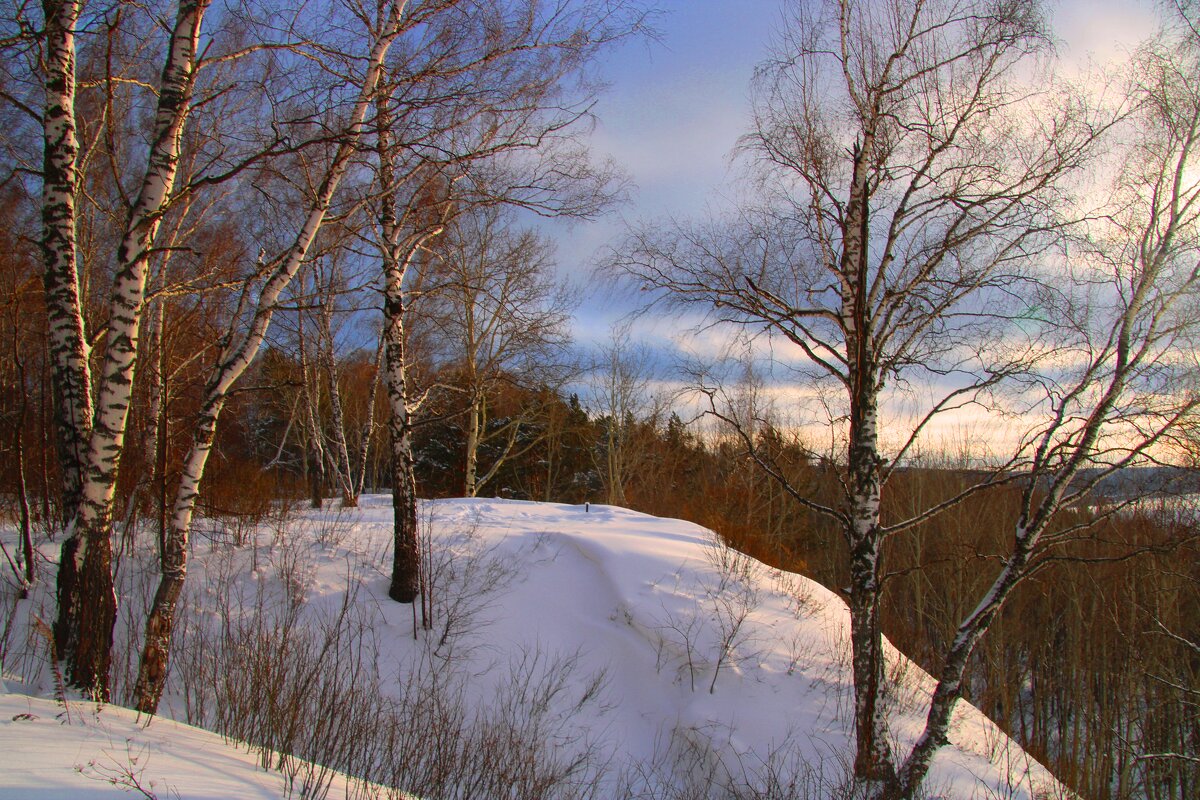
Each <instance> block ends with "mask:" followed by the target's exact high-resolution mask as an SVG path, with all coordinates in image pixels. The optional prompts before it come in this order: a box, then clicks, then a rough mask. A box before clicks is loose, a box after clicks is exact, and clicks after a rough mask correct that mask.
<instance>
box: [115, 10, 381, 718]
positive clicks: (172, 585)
mask: <svg viewBox="0 0 1200 800" xmlns="http://www.w3.org/2000/svg"><path fill="white" fill-rule="evenodd" d="M403 7H404V4H403V3H402V2H394V3H392V4H391V5H390V6H389V9H388V18H387V21H386V23H385V24H384V26H383V28H382V32H381V34H380V36H379V37H378V38H377V39H376V41H375V42H374V43H373V45H372V48H371V52H370V55H369V56H368V64H367V71H366V74H365V77H364V79H363V85H362V87H361V89H360V91H359V95H358V99H357V100H356V102H355V105H354V109H353V111H352V112H351V116H350V120H349V122H348V125H347V135H346V137H345V138H344V139H343V140H342V142H341V143H340V144H339V146H338V149H337V151H336V153H335V154H334V157H333V160H332V161H331V162H330V164H329V166H328V168H327V169H326V172H325V177H324V179H323V180H322V182H321V185H320V187H319V189H318V191H317V194H316V197H314V198H313V203H312V205H311V206H310V208H309V212H308V216H307V217H306V218H305V221H304V224H303V225H302V226H301V228H300V230H299V232H297V234H296V237H295V239H294V240H293V242H292V245H291V247H290V248H289V249H288V251H287V254H286V255H285V256H284V257H283V259H282V260H281V261H280V262H279V264H278V265H277V266H276V267H275V268H274V269H273V270H272V271H271V273H270V275H269V276H268V277H267V280H266V281H265V283H264V284H263V286H262V289H261V291H259V292H258V294H257V298H256V302H255V306H254V314H253V317H252V318H251V320H250V324H249V327H248V329H247V330H246V331H245V333H244V334H243V335H242V337H241V338H240V339H238V338H237V337H236V335H235V332H234V329H233V327H232V326H233V325H234V324H236V321H237V320H238V319H240V318H241V314H236V315H234V320H233V322H231V327H230V329H229V330H228V331H227V332H226V335H225V338H224V343H223V345H222V348H221V354H220V356H219V357H218V359H217V363H216V365H215V367H214V368H213V371H212V373H211V374H210V375H209V379H208V385H207V387H206V389H205V394H204V404H203V405H202V407H201V412H200V415H199V420H198V422H197V425H196V434H195V436H194V438H193V440H192V445H191V447H190V448H189V451H188V455H187V457H186V459H185V461H184V467H183V472H182V474H181V476H180V482H179V488H178V490H177V491H176V493H175V501H174V505H173V508H172V514H171V524H170V531H169V532H168V535H167V541H166V546H165V547H164V549H163V563H162V579H161V580H160V582H159V586H158V589H157V591H156V592H155V596H154V604H153V606H152V607H151V611H150V616H149V617H148V618H147V621H146V637H145V643H144V645H143V649H142V658H141V662H140V664H139V667H138V679H137V684H136V687H135V690H134V700H135V703H136V704H137V707H138V710H139V711H142V712H143V713H149V714H152V713H154V712H155V711H156V710H157V708H158V702H159V699H160V698H161V697H162V691H163V688H164V686H165V685H166V678H167V669H168V666H169V656H170V650H171V640H172V636H173V633H174V624H175V608H176V604H177V603H178V600H179V596H180V594H181V592H182V591H183V584H184V580H185V579H186V577H187V554H188V541H189V537H190V534H191V522H192V517H193V515H194V513H195V508H196V500H197V499H198V498H199V496H200V481H201V479H202V478H203V476H204V469H205V466H206V465H207V463H208V457H209V455H210V454H211V452H212V445H213V440H214V438H215V435H216V426H217V421H218V419H219V418H220V415H221V411H222V409H223V408H224V405H225V401H226V400H227V399H228V397H229V391H230V389H232V388H233V386H234V384H235V383H236V381H237V380H238V379H239V378H240V377H241V376H242V374H243V373H244V372H245V371H246V369H247V367H249V366H250V364H251V362H252V361H253V360H254V357H255V355H257V353H258V350H259V348H260V347H261V345H262V343H263V340H264V339H265V338H266V335H267V330H268V328H269V327H270V324H271V317H272V316H273V314H274V312H275V304H276V303H277V302H278V300H279V296H280V294H282V292H283V290H284V289H285V288H287V286H288V284H289V283H291V281H292V279H293V278H294V277H295V276H296V273H297V271H299V269H300V265H301V264H302V263H303V261H304V259H305V257H306V256H307V255H308V251H309V249H310V248H311V247H312V243H313V241H314V240H315V239H316V236H317V233H318V231H319V230H320V229H321V226H322V224H323V223H324V221H325V215H326V213H327V212H328V210H329V206H330V204H331V202H332V200H333V195H334V192H335V191H336V190H337V187H338V185H339V183H340V182H341V180H342V178H343V177H344V176H345V174H346V170H347V169H348V167H349V165H350V160H351V157H352V156H353V155H354V153H355V151H356V149H357V148H358V144H359V139H360V138H361V136H362V133H363V130H364V125H363V122H364V120H365V119H366V117H367V112H368V110H369V109H370V106H371V101H372V98H373V97H374V94H375V87H376V83H377V82H378V80H379V76H380V73H381V70H382V68H383V61H384V58H385V57H386V56H387V52H388V49H389V48H390V47H391V45H392V43H393V42H394V41H395V39H396V36H397V35H398V34H399V26H400V19H401V14H402V9H403ZM247 289H249V287H247ZM249 297H250V292H249V291H246V292H244V293H243V295H242V301H243V303H246V302H248V298H249Z"/></svg>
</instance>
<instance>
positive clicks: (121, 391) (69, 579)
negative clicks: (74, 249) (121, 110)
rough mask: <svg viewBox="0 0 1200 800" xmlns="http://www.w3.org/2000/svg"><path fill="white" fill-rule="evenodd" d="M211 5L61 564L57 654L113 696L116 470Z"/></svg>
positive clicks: (163, 165)
mask: <svg viewBox="0 0 1200 800" xmlns="http://www.w3.org/2000/svg"><path fill="white" fill-rule="evenodd" d="M207 9H208V2H207V0H185V2H181V3H180V5H179V7H178V10H177V13H176V16H175V20H174V24H173V26H172V29H171V34H170V40H169V44H168V47H167V55H166V58H165V61H164V65H163V72H162V78H161V82H160V86H159V89H158V104H157V108H156V112H155V119H154V128H153V131H152V134H151V144H150V150H149V154H148V156H147V166H146V171H145V174H144V177H143V179H142V183H141V187H140V189H139V192H138V195H137V199H136V200H135V201H134V204H133V206H132V208H131V210H130V212H129V216H128V219H127V222H126V227H125V233H124V236H123V239H122V241H121V243H120V246H119V247H118V250H117V258H116V272H115V274H114V278H113V286H112V290H111V295H110V297H111V301H110V305H109V325H108V333H107V335H106V337H105V350H104V359H103V361H102V366H101V372H100V381H99V389H98V392H97V398H96V411H95V416H94V419H93V424H92V431H91V435H90V437H89V439H88V448H87V457H86V461H85V464H86V467H85V477H84V482H83V487H82V496H81V501H80V506H79V513H78V515H77V517H76V520H75V529H74V531H73V532H72V533H71V535H70V536H69V537H68V538H67V540H66V541H64V543H63V548H62V554H61V556H60V560H59V563H60V572H59V587H58V589H59V591H58V602H59V613H58V619H57V622H56V624H55V645H56V650H57V655H58V656H59V657H60V658H62V659H63V660H64V661H65V662H66V667H67V669H66V671H67V678H68V680H69V681H70V683H71V684H72V685H74V686H77V687H80V688H82V689H85V690H87V691H89V692H94V693H95V694H96V695H97V696H99V697H101V698H103V699H105V700H107V699H108V694H109V688H108V668H109V660H110V650H111V647H112V627H113V623H114V621H115V618H116V607H117V600H116V595H115V593H114V591H113V584H112V521H113V500H114V494H115V490H116V477H117V467H118V464H119V459H120V455H121V451H122V448H123V445H124V437H125V423H126V421H127V419H128V415H129V402H130V397H131V393H132V387H133V379H134V368H135V361H136V356H137V342H138V335H139V329H140V324H141V317H142V311H143V307H144V300H145V293H146V278H147V275H148V266H149V261H150V251H151V247H152V246H153V243H154V238H155V235H156V233H157V231H158V227H159V224H160V222H161V220H162V215H163V211H164V208H165V206H166V205H167V203H168V200H169V198H170V194H171V191H172V188H173V185H174V182H175V176H176V168H177V166H178V159H179V151H180V142H181V137H182V134H183V126H184V123H185V120H186V118H187V113H188V110H189V106H190V103H191V99H192V92H193V89H194V86H195V70H196V60H197V51H196V47H197V41H198V39H199V35H200V26H201V23H202V22H203V19H204V14H205V12H206V11H207Z"/></svg>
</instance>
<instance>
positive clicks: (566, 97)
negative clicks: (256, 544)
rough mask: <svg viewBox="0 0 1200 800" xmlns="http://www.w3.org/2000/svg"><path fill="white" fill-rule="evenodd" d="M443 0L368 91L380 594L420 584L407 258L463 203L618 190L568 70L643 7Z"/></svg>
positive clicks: (575, 199)
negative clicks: (388, 576) (383, 576)
mask: <svg viewBox="0 0 1200 800" xmlns="http://www.w3.org/2000/svg"><path fill="white" fill-rule="evenodd" d="M450 6H453V7H447V9H446V15H445V16H444V17H441V18H439V19H438V20H437V21H436V23H435V24H432V25H431V26H430V27H429V29H428V37H429V38H428V39H427V40H425V41H426V42H436V43H437V45H438V47H437V49H436V50H431V49H429V48H428V46H427V45H426V44H425V43H424V42H421V43H417V44H418V46H416V47H415V48H414V51H413V52H415V53H416V54H417V56H418V59H417V60H416V61H415V62H414V63H410V64H408V65H406V66H405V69H404V70H396V71H395V72H393V73H392V79H391V80H390V81H389V82H388V83H387V84H385V86H384V87H382V89H381V93H380V97H379V99H378V101H377V108H378V117H377V118H378V121H379V125H378V128H377V129H376V131H375V154H376V157H377V161H376V164H375V169H376V197H377V198H378V200H377V202H376V204H375V205H374V207H373V213H374V219H375V225H374V227H373V229H372V231H371V235H370V239H371V242H372V243H373V245H374V246H375V248H376V249H377V252H378V253H379V257H380V263H381V272H382V280H381V285H382V289H383V310H384V326H383V336H384V341H385V344H384V387H385V391H386V397H387V405H388V409H389V414H388V416H389V420H388V429H389V433H390V437H391V449H392V491H393V509H394V515H395V533H394V537H393V540H394V550H393V565H392V580H391V585H390V587H389V590H388V594H389V596H390V597H391V598H392V599H393V600H396V601H398V602H403V603H409V602H413V601H414V600H415V599H416V598H417V596H418V595H419V593H420V574H419V563H418V558H417V553H418V547H417V511H416V482H415V477H414V474H413V454H412V433H413V429H414V425H415V424H416V419H415V415H416V413H417V412H418V411H419V409H420V405H421V403H422V400H423V399H424V396H423V395H417V396H414V394H415V393H413V392H412V391H411V388H410V386H409V366H410V365H409V363H408V354H407V351H406V341H405V315H406V313H407V309H408V308H409V307H410V304H411V300H412V298H411V297H410V295H409V294H408V284H409V283H410V282H411V280H412V278H413V277H414V276H415V274H416V272H417V270H416V269H414V267H415V266H417V265H418V264H419V263H420V262H421V261H422V260H424V259H426V258H428V250H429V247H430V245H431V243H432V242H433V241H434V240H435V239H436V238H437V237H439V236H441V235H442V233H443V232H444V231H445V230H446V226H447V224H448V223H450V222H451V221H452V220H453V219H454V218H455V217H456V216H457V215H460V214H464V213H466V211H467V210H469V209H472V208H476V207H480V206H487V205H495V204H509V205H515V206H519V207H522V208H526V209H529V210H532V211H534V212H536V213H540V214H545V215H569V216H589V215H592V214H595V213H597V212H598V211H599V210H600V209H602V208H603V207H605V206H606V205H607V204H608V203H609V202H611V200H612V199H613V197H614V196H615V194H616V192H617V190H618V189H619V186H618V182H617V181H616V175H615V173H614V171H613V169H612V168H611V166H609V165H596V164H594V163H592V162H591V161H590V160H589V158H588V156H587V152H586V150H585V149H584V148H582V147H581V146H580V144H579V142H578V141H577V138H576V137H577V135H578V133H579V132H580V131H581V130H582V129H583V124H584V123H585V122H586V121H587V118H588V112H589V109H590V104H591V101H592V97H593V94H592V92H591V91H590V90H588V89H586V88H585V89H584V90H582V91H580V90H577V89H576V88H575V87H574V86H573V85H572V81H574V79H576V78H579V77H582V76H583V75H584V74H585V70H586V69H587V67H588V66H589V64H590V63H591V62H592V60H593V59H594V57H595V56H596V55H597V53H599V52H600V51H601V50H602V49H604V48H605V47H608V46H610V45H612V44H613V43H614V42H616V41H619V40H621V39H623V38H625V37H628V36H630V35H633V34H635V33H637V32H639V31H640V30H641V29H642V25H643V22H644V16H645V14H644V12H643V11H642V10H641V9H640V8H639V7H638V4H637V3H635V2H629V1H627V0H618V1H617V2H604V3H600V2H590V1H589V0H582V1H581V2H578V3H574V4H566V3H544V2H540V0H512V2H499V1H498V2H494V3H489V4H486V5H484V6H479V5H477V4H465V5H459V4H450ZM404 75H423V76H426V77H427V78H428V80H426V81H425V82H424V83H420V84H416V83H414V82H412V81H411V80H409V81H406V80H402V79H401V78H402V76H404ZM414 87H419V89H417V90H415V91H414ZM418 132H419V133H418Z"/></svg>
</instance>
